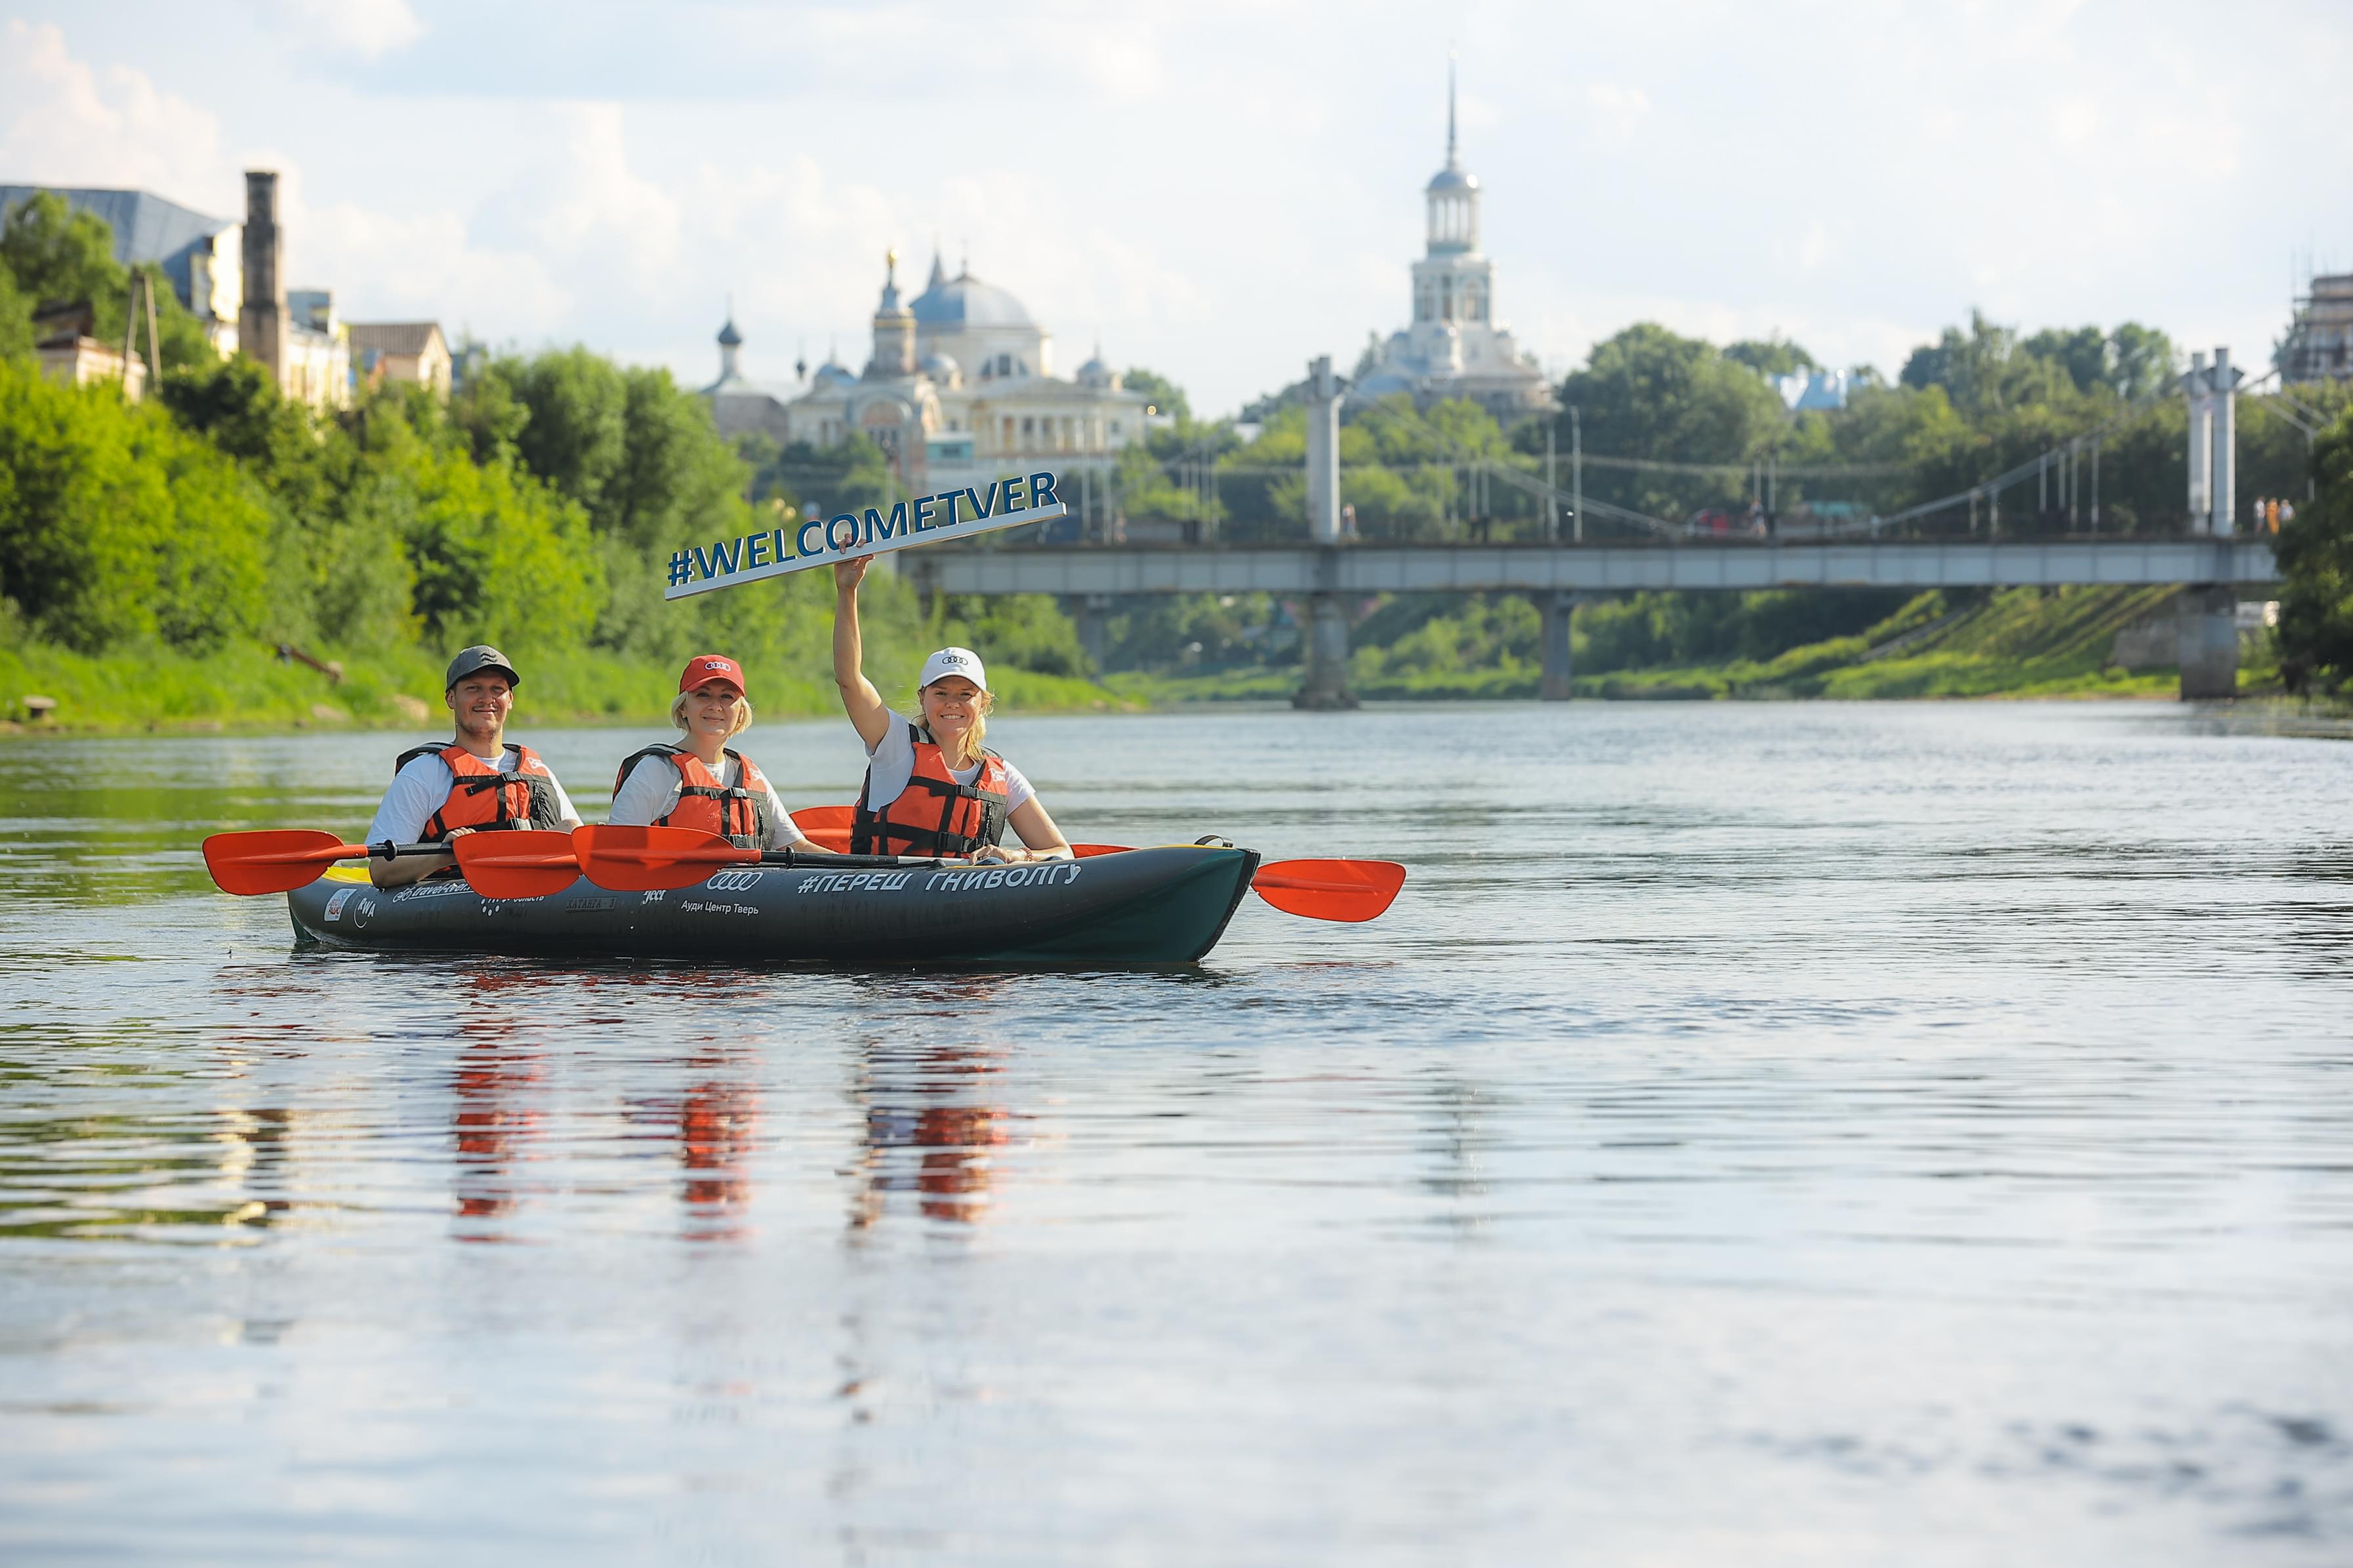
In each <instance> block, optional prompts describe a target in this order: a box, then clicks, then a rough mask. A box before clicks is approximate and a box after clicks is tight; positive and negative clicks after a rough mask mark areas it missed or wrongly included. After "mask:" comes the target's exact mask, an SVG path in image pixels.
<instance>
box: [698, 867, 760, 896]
mask: <svg viewBox="0 0 2353 1568" xmlns="http://www.w3.org/2000/svg"><path fill="white" fill-rule="evenodd" d="M702 885H703V886H704V887H706V888H708V889H711V890H712V892H714V893H741V892H745V891H748V890H749V889H754V888H756V887H758V886H759V885H760V873H759V872H757V871H720V872H716V873H714V874H713V875H712V879H711V880H709V881H708V882H705V883H703V884H702Z"/></svg>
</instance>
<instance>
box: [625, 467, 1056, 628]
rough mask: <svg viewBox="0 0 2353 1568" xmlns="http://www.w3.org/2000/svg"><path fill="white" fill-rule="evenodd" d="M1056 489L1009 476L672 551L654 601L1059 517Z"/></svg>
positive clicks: (1036, 477)
mask: <svg viewBox="0 0 2353 1568" xmlns="http://www.w3.org/2000/svg"><path fill="white" fill-rule="evenodd" d="M1059 485H1060V478H1059V476H1057V475H1054V474H1050V473H1036V474H1029V475H1027V476H1023V475H1019V474H1016V475H1014V476H1013V477H1012V478H1010V479H991V480H990V481H989V483H988V486H987V489H979V488H977V487H970V486H968V487H966V488H965V489H951V490H942V491H941V492H940V493H939V494H937V495H928V496H918V497H916V498H915V499H914V500H902V501H899V502H897V503H895V504H894V505H892V508H891V510H889V511H888V512H885V511H883V510H882V509H881V508H880V507H871V506H870V507H868V508H866V509H865V510H864V511H863V512H862V513H861V512H849V511H845V512H839V513H837V514H835V515H834V516H833V517H831V518H828V519H824V520H819V519H818V518H810V519H809V520H808V521H806V522H803V523H801V524H799V525H797V526H794V525H792V524H784V525H780V526H778V527H776V528H772V529H770V530H768V531H766V532H764V533H747V534H744V535H742V536H741V537H739V538H736V539H732V540H730V539H723V540H720V541H718V542H714V543H713V544H712V545H711V546H710V547H709V548H708V549H705V548H703V547H702V546H701V545H696V546H694V547H692V548H690V549H686V550H678V551H673V552H671V553H670V582H669V584H668V585H667V586H666V587H665V588H664V589H663V590H662V597H663V598H665V599H683V598H685V597H687V596H688V595H691V594H707V593H709V592H711V591H712V589H713V588H732V587H733V586H735V584H738V583H756V582H758V581H759V580H760V579H762V578H764V577H780V576H782V575H784V574H786V573H787V572H806V571H807V570H808V569H809V568H810V567H812V566H820V565H825V564H828V563H831V564H834V565H836V566H839V564H840V563H843V562H845V561H848V560H849V559H850V558H852V557H867V556H875V555H880V554H881V553H883V552H886V551H892V550H904V549H906V548H907V547H908V546H909V545H911V544H929V543H931V542H933V541H934V540H935V539H940V538H944V537H946V536H948V535H951V534H953V535H954V536H955V537H956V538H959V539H964V538H969V537H970V536H972V535H974V534H976V533H988V532H992V531H995V530H997V529H1000V528H1012V527H1014V526H1016V525H1017V524H1019V523H1024V522H1044V521H1047V520H1049V519H1050V518H1057V517H1066V516H1068V515H1069V513H1070V509H1069V508H1068V507H1066V506H1064V505H1063V504H1062V502H1061V500H1060V498H1059V497H1058V496H1057V495H1056V494H1055V493H1054V492H1055V489H1056V488H1057V487H1058V486H1059ZM860 571H861V574H862V572H863V568H860ZM852 581H853V582H854V581H855V580H854V579H852Z"/></svg>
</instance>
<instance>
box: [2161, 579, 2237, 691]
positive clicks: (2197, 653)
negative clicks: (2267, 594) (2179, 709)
mask: <svg viewBox="0 0 2353 1568" xmlns="http://www.w3.org/2000/svg"><path fill="white" fill-rule="evenodd" d="M2178 604H2179V607H2178V609H2177V610H2176V611H2175V616H2176V619H2175V621H2174V627H2175V636H2176V637H2177V638H2178V639H2179V640H2178V642H2177V645H2176V646H2177V647H2178V649H2179V653H2178V656H2177V658H2178V662H2179V664H2180V666H2181V700H2183V701H2184V702H2195V701H2199V700H2204V699H2209V698H2222V697H2236V696H2237V695H2238V694H2239V618H2238V595H2237V594H2236V593H2235V592H2234V591H2232V589H2231V588H2230V587H2229V586H2228V585H2227V584H2225V585H2223V586H2221V587H2217V586H2215V585H2213V584H2196V585H2194V586H2191V587H2188V588H2184V589H2182V590H2181V597H2180V599H2179V602H2178Z"/></svg>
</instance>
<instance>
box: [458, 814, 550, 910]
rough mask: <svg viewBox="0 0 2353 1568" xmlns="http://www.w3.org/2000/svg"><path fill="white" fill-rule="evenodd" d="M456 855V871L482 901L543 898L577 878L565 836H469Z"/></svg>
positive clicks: (531, 833) (518, 833) (460, 842)
mask: <svg viewBox="0 0 2353 1568" xmlns="http://www.w3.org/2000/svg"><path fill="white" fill-rule="evenodd" d="M457 851H458V869H459V870H460V871H462V872H464V873H465V876H466V881H467V884H468V885H469V886H470V887H471V888H472V889H474V891H476V892H478V893H480V894H481V895H482V897H484V898H486V899H540V898H545V897H546V896H547V895H548V894H550V893H560V892H562V891H564V889H566V888H568V887H570V886H572V884H573V883H574V882H575V881H578V880H579V879H580V862H579V860H578V859H576V858H575V857H574V856H573V853H572V835H570V834H569V833H551V832H539V831H529V832H526V831H522V830H517V831H513V832H508V833H469V834H467V835H465V836H464V837H461V838H459V840H458V841H457Z"/></svg>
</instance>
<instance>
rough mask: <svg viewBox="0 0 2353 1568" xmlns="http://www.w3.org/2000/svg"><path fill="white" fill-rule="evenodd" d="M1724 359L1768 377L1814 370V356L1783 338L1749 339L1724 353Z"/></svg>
mask: <svg viewBox="0 0 2353 1568" xmlns="http://www.w3.org/2000/svg"><path fill="white" fill-rule="evenodd" d="M1724 357H1725V358H1726V359H1728V360H1732V361H1735V362H1736V363H1740V364H1745V365H1746V366H1747V367H1748V368H1749V369H1751V370H1754V371H1757V372H1759V373H1761V374H1766V375H1795V374H1798V372H1799V371H1801V370H1812V369H1813V368H1814V367H1815V364H1816V363H1817V362H1816V361H1815V359H1814V356H1813V355H1811V354H1810V353H1807V352H1806V351H1805V350H1804V349H1802V348H1799V346H1798V345H1797V344H1796V343H1793V342H1789V341H1788V339H1786V338H1782V337H1778V336H1776V337H1770V338H1749V339H1746V340H1745V341H1744V342H1736V343H1734V344H1733V345H1732V346H1731V347H1729V348H1727V349H1725V351H1724Z"/></svg>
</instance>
